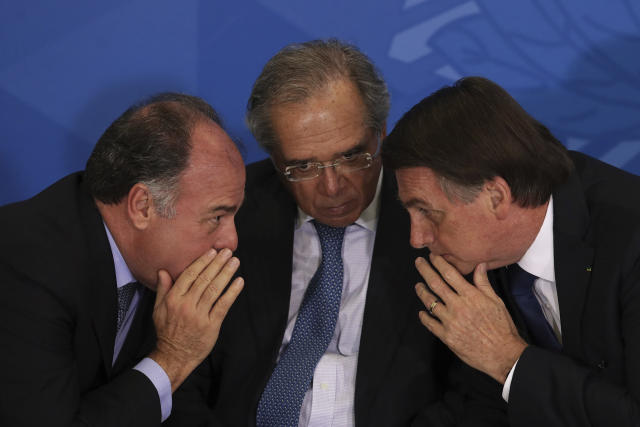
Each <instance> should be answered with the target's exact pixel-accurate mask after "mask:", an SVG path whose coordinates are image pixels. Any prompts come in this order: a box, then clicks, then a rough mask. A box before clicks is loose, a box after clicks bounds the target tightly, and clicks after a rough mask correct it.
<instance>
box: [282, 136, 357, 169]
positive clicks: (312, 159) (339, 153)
mask: <svg viewBox="0 0 640 427" xmlns="http://www.w3.org/2000/svg"><path fill="white" fill-rule="evenodd" d="M367 144H368V141H367V135H365V136H363V137H362V138H360V140H359V141H358V142H356V143H355V144H354V145H352V146H351V147H348V148H346V149H345V150H342V151H337V152H334V153H333V154H332V156H331V158H330V159H327V160H325V161H331V160H334V159H336V158H338V157H340V156H342V155H344V154H347V153H349V152H350V151H354V150H358V149H361V150H364V149H365V147H366V146H367ZM284 161H285V163H287V164H300V163H307V162H319V160H318V157H317V156H312V157H308V158H306V159H296V158H293V159H285V160H284Z"/></svg>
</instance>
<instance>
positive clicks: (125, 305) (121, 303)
mask: <svg viewBox="0 0 640 427" xmlns="http://www.w3.org/2000/svg"><path fill="white" fill-rule="evenodd" d="M137 290H138V282H131V283H127V284H126V285H124V286H121V287H119V288H118V323H117V329H116V333H117V332H118V331H120V328H121V327H122V322H124V317H125V316H126V314H127V310H129V305H130V304H131V300H132V299H133V296H134V295H135V293H136V291H137Z"/></svg>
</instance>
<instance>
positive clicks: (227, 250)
mask: <svg viewBox="0 0 640 427" xmlns="http://www.w3.org/2000/svg"><path fill="white" fill-rule="evenodd" d="M231 253H232V252H231V249H229V248H224V249H223V250H222V252H220V254H222V255H223V256H225V257H227V256H231Z"/></svg>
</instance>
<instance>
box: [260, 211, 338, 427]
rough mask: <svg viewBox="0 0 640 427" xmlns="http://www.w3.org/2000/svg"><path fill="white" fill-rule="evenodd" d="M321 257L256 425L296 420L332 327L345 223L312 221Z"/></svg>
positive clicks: (288, 423)
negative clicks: (334, 223)
mask: <svg viewBox="0 0 640 427" xmlns="http://www.w3.org/2000/svg"><path fill="white" fill-rule="evenodd" d="M313 225H314V226H315V227H316V231H317V232H318V237H320V247H321V249H322V261H321V262H320V266H319V267H318V270H317V271H316V273H315V274H314V275H313V278H312V279H311V281H310V282H309V287H308V288H307V292H306V293H305V295H304V299H303V300H302V304H301V306H300V311H299V312H298V318H297V319H296V324H295V325H294V327H293V333H292V335H291V341H289V345H288V346H287V348H286V349H285V350H284V351H283V352H282V356H281V357H280V360H279V361H278V364H277V365H276V367H275V368H274V370H273V373H272V374H271V378H270V379H269V382H268V383H267V386H266V387H265V389H264V391H263V392H262V397H261V398H260V402H259V403H258V412H257V416H256V423H257V425H258V426H278V427H285V426H297V425H298V419H299V417H300V407H301V406H302V401H303V400H304V395H305V393H306V392H307V390H308V389H309V386H310V384H311V380H312V378H313V372H314V371H315V368H316V365H317V364H318V361H319V360H320V358H321V357H322V355H323V354H324V353H325V351H326V350H327V347H328V346H329V343H330V342H331V339H332V338H333V334H334V332H335V328H336V321H337V319H338V311H339V310H340V298H341V296H342V277H343V268H342V241H343V238H344V230H345V229H344V227H330V226H328V225H324V224H321V223H319V222H316V221H315V220H314V221H313Z"/></svg>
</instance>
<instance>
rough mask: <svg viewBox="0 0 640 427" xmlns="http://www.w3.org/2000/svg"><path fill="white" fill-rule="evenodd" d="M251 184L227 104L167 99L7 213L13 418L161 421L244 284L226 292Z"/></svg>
mask: <svg viewBox="0 0 640 427" xmlns="http://www.w3.org/2000/svg"><path fill="white" fill-rule="evenodd" d="M244 181H245V176H244V167H243V164H242V159H241V157H240V155H239V153H238V151H237V149H236V148H235V146H234V144H233V142H232V141H231V140H230V139H229V137H228V136H227V135H226V133H225V132H224V131H223V130H222V128H221V124H220V120H219V119H218V117H217V114H216V113H215V111H214V110H213V109H212V108H211V107H210V106H209V105H208V104H207V103H205V102H204V101H202V100H201V99H199V98H195V97H191V96H187V95H180V94H170V93H169V94H162V95H159V96H156V97H154V98H152V99H150V100H149V101H148V102H145V103H142V104H139V105H136V106H134V107H132V108H130V109H129V110H127V111H126V112H125V113H124V114H123V115H122V116H120V117H119V118H118V119H117V120H116V121H115V122H114V123H113V124H111V126H110V127H109V128H108V129H107V130H106V131H105V133H104V134H103V135H102V137H101V138H100V140H99V141H98V143H97V145H96V147H95V148H94V151H93V153H92V155H91V157H90V158H89V160H88V162H87V167H86V170H85V172H84V173H82V172H79V173H74V174H72V175H69V176H67V177H66V178H63V179H62V180H60V181H58V182H56V183H55V184H53V185H52V186H51V187H49V188H48V189H46V190H44V191H43V192H42V193H40V194H38V195H37V196H35V197H34V198H32V199H30V200H27V201H24V202H20V203H16V204H12V205H7V206H4V207H2V208H0V235H2V239H1V243H0V276H1V277H2V280H1V281H0V291H1V293H2V298H0V341H1V342H2V351H0V384H2V387H1V391H0V424H1V425H3V426H12V427H13V426H44V425H46V426H69V425H82V426H153V425H160V423H161V420H164V419H166V418H167V416H168V415H169V413H170V411H171V405H172V402H171V393H172V392H173V391H175V390H176V388H177V387H178V386H180V384H181V383H182V382H183V380H184V378H185V377H186V376H187V375H189V373H190V372H191V371H192V370H193V369H194V368H195V367H196V366H197V365H198V364H199V363H200V362H201V361H202V360H203V359H204V357H205V356H206V355H207V354H209V352H210V351H211V348H212V347H213V345H214V344H215V342H216V339H217V336H218V332H219V328H220V325H221V322H222V319H223V318H224V316H225V314H226V312H227V310H228V308H229V306H230V305H231V304H232V303H233V301H234V300H235V298H236V296H237V295H238V294H239V292H240V290H241V288H242V279H240V278H238V279H236V280H235V281H234V282H233V283H232V284H231V286H230V287H229V289H228V290H227V291H226V292H225V293H224V294H222V290H223V289H224V288H225V286H226V285H227V284H228V282H229V281H230V279H231V277H232V276H233V274H234V273H235V271H236V269H237V266H238V260H237V259H236V258H232V257H231V250H233V249H235V246H236V243H237V235H236V231H235V225H234V214H235V212H236V211H237V209H238V207H239V205H240V203H241V202H242V199H243V196H244ZM223 248H227V249H224V250H223ZM218 251H219V253H218ZM189 264H191V265H189ZM141 285H144V286H141ZM153 291H157V292H153ZM156 294H157V295H156ZM154 298H155V303H154ZM152 316H153V319H152Z"/></svg>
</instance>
